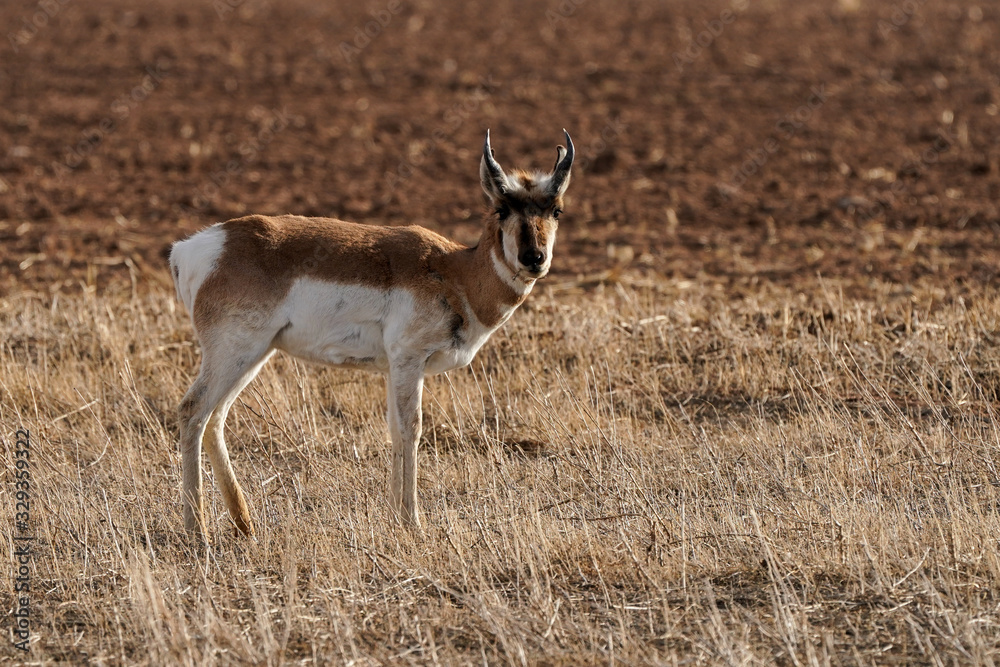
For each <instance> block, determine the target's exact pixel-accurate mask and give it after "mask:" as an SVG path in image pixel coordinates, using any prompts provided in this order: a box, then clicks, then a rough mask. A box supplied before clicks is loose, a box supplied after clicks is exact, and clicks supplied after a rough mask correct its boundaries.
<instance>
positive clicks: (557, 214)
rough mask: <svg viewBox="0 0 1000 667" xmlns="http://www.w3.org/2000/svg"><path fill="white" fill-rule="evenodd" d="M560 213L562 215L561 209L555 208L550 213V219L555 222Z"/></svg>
mask: <svg viewBox="0 0 1000 667" xmlns="http://www.w3.org/2000/svg"><path fill="white" fill-rule="evenodd" d="M560 213H562V209H561V208H557V209H556V210H554V211H552V217H553V218H555V219H556V220H558V219H559V214H560Z"/></svg>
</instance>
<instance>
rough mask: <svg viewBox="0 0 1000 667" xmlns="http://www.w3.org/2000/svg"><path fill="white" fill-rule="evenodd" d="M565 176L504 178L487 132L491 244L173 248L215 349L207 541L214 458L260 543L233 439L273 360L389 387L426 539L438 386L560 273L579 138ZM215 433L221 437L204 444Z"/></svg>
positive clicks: (404, 482) (306, 226) (351, 242)
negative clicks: (425, 398) (431, 394)
mask: <svg viewBox="0 0 1000 667" xmlns="http://www.w3.org/2000/svg"><path fill="white" fill-rule="evenodd" d="M563 132H565V134H566V148H563V147H562V146H559V147H558V148H557V149H556V152H557V156H556V164H555V167H554V168H553V170H552V172H551V173H542V172H534V173H529V172H525V171H520V170H512V171H511V172H509V173H507V172H504V170H503V169H502V168H501V167H500V165H499V164H498V163H497V161H496V159H495V158H494V156H493V151H492V149H491V148H490V134H489V132H488V131H487V133H486V141H485V143H484V145H483V157H482V160H481V162H480V167H479V177H480V181H481V182H482V186H483V190H485V192H486V196H487V198H488V199H489V202H490V204H491V206H492V210H493V215H490V216H489V217H488V218H487V221H486V226H485V229H484V231H483V234H482V237H481V238H480V240H479V243H478V244H477V245H476V246H474V247H471V248H467V247H465V246H462V245H459V244H457V243H454V242H452V241H449V240H448V239H446V238H444V237H442V236H439V235H438V234H435V233H434V232H431V231H429V230H427V229H424V228H423V227H417V226H410V227H376V226H371V225H361V224H355V223H350V222H343V221H340V220H330V219H323V218H304V217H298V216H292V215H284V216H277V217H266V216H260V215H254V216H249V217H245V218H239V219H236V220H230V221H228V222H222V223H218V224H216V225H213V226H212V227H208V228H207V229H203V230H202V231H200V232H198V233H196V234H195V235H193V236H191V237H190V238H188V239H185V240H183V241H180V242H178V243H176V244H175V245H174V246H173V249H172V250H171V253H170V269H171V272H172V274H173V278H174V284H175V286H176V288H177V295H178V297H179V299H180V300H181V301H182V302H183V303H184V306H185V307H186V308H187V310H188V312H189V313H190V314H191V318H192V321H193V323H194V328H195V333H196V335H197V337H198V339H199V341H200V342H201V348H202V358H201V369H200V371H199V373H198V378H197V379H196V380H195V381H194V384H192V385H191V388H190V389H189V390H188V392H187V394H186V395H185V396H184V399H183V400H182V401H181V404H180V409H179V413H180V431H181V434H180V437H181V454H182V458H183V463H182V467H183V470H182V473H183V480H184V481H183V487H184V488H183V496H182V502H183V506H184V525H185V527H186V528H187V529H188V530H189V531H191V532H193V533H196V534H202V535H203V534H204V519H203V515H202V512H203V507H202V483H201V461H200V459H201V447H202V444H203V443H204V445H205V449H206V450H208V458H209V460H210V461H211V462H212V470H213V471H214V472H215V476H216V479H217V480H218V483H219V486H220V488H221V490H222V496H223V499H224V500H225V503H226V507H227V508H228V510H229V514H230V516H231V517H232V520H233V522H234V523H235V525H236V528H237V529H238V530H239V531H240V532H242V533H244V534H247V535H251V534H253V532H254V529H253V523H252V522H251V519H250V510H249V508H248V507H247V502H246V498H245V497H244V495H243V491H242V490H241V489H240V485H239V483H238V482H237V481H236V477H235V476H234V474H233V469H232V466H231V465H230V463H229V453H228V451H227V449H226V443H225V441H224V440H223V429H224V425H225V421H226V415H227V414H228V412H229V409H230V407H232V405H233V402H234V401H235V400H236V397H237V396H238V395H239V393H240V392H241V391H242V390H243V388H244V387H246V386H247V384H249V383H250V381H251V380H252V379H253V378H254V376H255V375H256V374H257V372H258V371H260V369H261V367H262V366H263V365H264V364H265V363H267V360H268V359H269V358H270V356H271V355H272V354H274V352H275V350H283V351H285V352H287V353H289V354H291V355H294V356H296V357H299V358H302V359H306V360H309V361H316V362H320V363H326V364H333V365H337V366H346V367H349V368H358V369H364V370H368V371H375V372H381V373H386V374H387V375H388V381H387V385H388V414H387V421H388V422H389V431H390V434H391V436H392V477H391V482H390V500H391V504H392V507H393V509H394V510H395V512H396V515H397V516H398V517H399V518H400V519H402V521H403V522H404V523H405V524H408V525H411V526H413V527H419V525H420V514H419V511H418V508H417V489H416V484H417V445H418V443H419V440H420V429H421V414H420V401H421V393H422V391H423V382H424V376H425V375H432V374H435V373H441V372H444V371H447V370H451V369H453V368H460V367H462V366H465V365H467V364H468V363H469V362H470V361H472V358H473V357H474V356H475V354H476V352H477V351H478V350H479V348H480V347H481V346H482V345H483V343H485V342H486V339H487V338H489V337H490V334H492V333H493V332H494V331H496V330H497V328H499V327H500V325H502V324H503V323H504V322H506V321H507V319H508V318H509V317H510V316H511V314H512V313H513V312H514V311H515V310H516V309H517V307H518V306H519V305H521V303H522V302H523V301H524V299H525V298H526V297H527V296H528V293H529V292H530V291H531V288H532V287H533V286H534V284H535V281H537V280H538V279H539V278H541V277H542V276H544V275H545V274H546V273H547V272H548V270H549V266H550V264H551V262H552V247H553V244H554V242H555V238H556V227H557V222H556V220H557V218H558V217H559V214H560V213H561V209H562V206H563V194H564V193H565V192H566V188H567V186H568V185H569V180H570V168H571V167H572V166H573V155H574V150H573V141H572V140H571V139H570V136H569V133H568V132H566V131H565V130H563ZM206 436H207V437H206Z"/></svg>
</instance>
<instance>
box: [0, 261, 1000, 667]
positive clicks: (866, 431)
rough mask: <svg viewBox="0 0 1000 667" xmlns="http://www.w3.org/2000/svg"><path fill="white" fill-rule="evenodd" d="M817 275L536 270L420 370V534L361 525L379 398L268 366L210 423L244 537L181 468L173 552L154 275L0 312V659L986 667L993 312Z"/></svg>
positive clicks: (31, 298) (381, 436) (161, 288)
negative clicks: (27, 589) (483, 341)
mask: <svg viewBox="0 0 1000 667" xmlns="http://www.w3.org/2000/svg"><path fill="white" fill-rule="evenodd" d="M846 282H849V281H842V282H841V283H838V282H836V281H825V280H822V279H819V278H812V279H810V278H803V279H802V280H801V281H800V283H799V284H796V285H795V286H794V287H788V286H779V285H770V284H766V283H760V284H751V285H749V286H747V287H746V288H745V289H742V290H739V291H736V292H734V291H733V290H729V289H723V288H722V286H721V285H719V284H713V283H712V282H711V281H704V282H693V281H681V282H673V283H667V282H664V283H662V284H661V283H657V282H652V283H651V282H641V281H638V280H630V279H629V278H628V277H627V276H625V277H623V278H621V280H620V281H617V282H615V281H611V282H607V283H605V284H601V285H598V286H597V287H596V288H593V287H591V288H587V289H582V288H581V287H579V285H575V284H573V282H572V281H571V282H569V283H562V284H560V283H559V281H558V280H557V279H553V280H550V281H549V283H548V285H546V286H544V287H543V288H541V289H540V290H539V293H538V294H536V295H533V296H532V298H531V299H530V300H529V304H528V305H527V306H526V307H525V308H524V310H522V311H521V312H519V313H518V314H517V315H516V316H515V317H514V318H513V319H512V321H511V322H510V323H508V324H507V325H506V327H505V328H504V329H502V330H501V331H500V332H499V333H498V334H496V335H495V336H494V338H493V339H492V340H491V341H490V343H488V344H487V346H486V347H485V349H484V350H483V351H482V352H481V353H480V355H479V356H478V357H477V359H476V360H475V361H474V362H473V364H472V366H471V367H470V368H468V369H464V370H461V371H456V372H452V373H450V374H448V375H447V376H437V377H435V378H433V379H431V380H429V382H428V384H427V388H426V393H425V400H424V436H423V441H422V445H421V453H420V464H419V465H420V475H419V489H420V497H421V502H422V504H423V510H424V519H425V523H426V528H425V533H424V535H423V536H417V535H414V534H411V533H410V532H408V531H406V530H403V529H400V528H398V527H396V526H395V525H394V524H393V523H392V521H391V520H390V516H389V510H388V504H387V499H386V492H387V480H388V469H389V462H388V457H389V448H388V446H387V444H386V427H385V423H384V412H385V388H384V380H383V379H382V378H380V377H378V376H373V375H367V374H363V373H358V372H351V371H342V370H337V369H328V368H321V367H316V366H308V365H305V364H302V363H300V362H298V361H296V360H293V359H291V358H289V357H287V356H281V355H279V356H276V357H275V358H274V359H273V360H272V362H271V363H270V364H269V365H268V366H267V367H266V368H265V370H264V371H263V372H262V373H261V375H260V377H259V378H258V379H257V380H255V381H254V383H253V384H252V385H251V386H250V387H249V388H248V389H247V390H246V391H245V392H244V394H243V395H242V396H241V399H240V401H239V402H238V403H237V405H236V406H235V407H234V409H233V411H232V413H231V414H230V418H229V422H228V430H227V440H228V442H229V446H230V451H231V453H232V455H233V459H234V464H235V467H236V469H237V473H238V475H239V477H240V480H241V482H243V484H244V488H245V489H246V491H247V492H248V497H249V500H250V502H251V505H252V510H253V511H254V512H255V514H256V516H255V518H256V521H257V525H258V532H259V535H258V537H257V538H256V539H254V540H244V539H238V538H236V537H235V536H234V531H233V528H232V527H231V525H230V524H229V522H228V519H227V518H226V516H225V512H224V508H223V507H222V504H221V498H220V497H219V495H218V492H217V491H216V490H215V488H214V481H213V479H212V476H211V473H210V472H209V473H208V477H207V479H206V488H207V489H208V496H207V520H208V521H209V525H210V530H211V532H212V546H211V547H210V549H209V550H207V551H206V552H202V553H197V552H194V551H192V550H191V549H190V548H189V543H188V540H187V539H186V537H185V535H184V533H183V530H182V520H181V514H180V502H179V491H178V490H179V488H180V478H179V472H180V456H179V452H178V447H177V433H176V432H177V428H176V418H175V408H176V405H177V403H178V401H179V400H180V397H181V396H182V395H183V393H184V391H185V390H186V388H187V386H188V385H189V383H190V382H191V381H192V379H193V377H194V375H195V373H196V371H197V367H198V359H199V356H198V347H197V345H196V344H195V343H194V341H193V336H192V332H191V328H190V325H189V322H188V319H187V316H186V314H184V312H183V309H182V308H181V307H180V306H178V305H176V304H175V301H174V295H173V293H172V290H170V289H169V288H168V287H167V286H166V284H164V283H163V281H151V283H150V284H149V285H148V289H140V290H139V291H138V292H137V291H136V290H135V288H134V286H132V287H129V286H127V285H123V286H118V285H112V286H111V287H109V288H108V289H106V290H102V291H100V292H95V291H94V290H86V289H85V290H83V292H82V293H81V294H78V295H76V296H72V295H67V294H56V295H49V294H35V293H30V292H24V293H21V294H19V295H16V296H11V297H9V298H6V299H3V300H0V369H2V370H0V425H2V434H3V457H4V459H3V462H4V466H5V476H6V477H7V483H5V484H4V485H3V487H2V491H0V497H2V498H3V502H2V507H3V508H5V509H4V511H7V512H8V513H9V514H11V516H12V518H13V511H14V510H13V505H14V500H13V495H12V489H13V484H12V480H13V470H14V465H13V448H14V444H13V443H14V438H13V434H14V431H15V430H16V429H17V428H18V427H21V426H23V427H26V428H30V429H31V433H32V439H33V454H32V455H33V463H32V465H33V467H32V476H33V489H34V490H33V505H32V521H33V525H32V530H33V532H34V533H35V534H36V535H37V538H38V539H37V542H36V544H35V553H36V556H35V560H34V562H33V564H32V591H31V599H32V613H33V616H32V631H33V638H32V645H31V649H30V651H29V652H28V653H27V654H22V653H21V652H20V651H17V650H15V649H14V648H13V646H12V645H11V642H9V641H8V642H4V644H3V647H2V648H0V659H2V660H3V661H6V662H11V661H13V662H21V661H25V662H34V663H53V662H59V661H66V662H74V663H78V662H82V661H91V662H93V663H95V664H147V665H164V664H191V665H213V664H219V665H235V664H267V665H271V664H354V665H367V664H371V665H375V664H387V663H392V664H406V663H419V664H483V663H487V664H539V665H542V664H546V665H576V664H613V663H615V662H621V663H622V664H733V665H735V664H739V665H754V664H759V665H765V664H775V663H777V664H783V665H811V664H993V660H994V657H993V656H994V655H996V652H997V648H998V645H1000V629H998V622H1000V612H998V607H997V605H998V595H997V592H998V590H997V581H998V580H1000V577H998V574H1000V563H998V559H997V555H996V551H997V550H996V540H997V535H998V504H997V496H998V493H997V484H998V480H1000V475H998V472H997V465H996V452H997V443H998V428H997V418H996V414H995V409H996V405H997V394H996V392H997V386H998V385H997V380H998V378H1000V347H998V339H997V336H998V335H1000V333H998V332H1000V307H998V306H1000V303H998V299H997V297H996V296H995V295H993V294H991V293H988V291H987V290H986V289H985V288H982V289H981V290H980V291H976V289H975V288H972V289H971V291H970V288H968V287H959V286H954V285H951V286H948V285H944V286H943V285H941V284H933V283H931V284H925V285H922V286H917V287H910V288H902V287H900V286H898V285H893V284H888V283H878V282H871V283H870V284H866V285H865V288H864V289H863V290H861V293H857V292H858V291H857V290H853V289H851V288H852V285H851V284H846V286H845V283H846ZM845 290H846V292H847V293H850V294H852V296H850V297H847V296H845ZM204 465H205V466H206V468H207V463H205V464H204ZM0 526H2V530H3V538H4V541H5V542H6V543H7V544H9V545H10V544H12V543H13V542H12V537H13V533H12V530H13V522H12V521H11V522H8V521H3V522H0ZM0 590H2V591H3V597H4V599H3V609H4V610H5V613H6V615H7V618H6V621H7V624H6V626H5V627H9V626H10V620H11V616H10V614H11V612H12V610H13V607H14V603H13V599H12V595H13V594H12V591H13V583H12V582H9V583H8V584H5V585H4V586H2V587H0Z"/></svg>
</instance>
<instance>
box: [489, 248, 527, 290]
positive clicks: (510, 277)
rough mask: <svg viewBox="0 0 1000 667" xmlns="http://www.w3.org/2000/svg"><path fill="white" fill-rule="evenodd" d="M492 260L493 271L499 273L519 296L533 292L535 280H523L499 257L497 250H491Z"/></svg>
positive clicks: (501, 278)
mask: <svg viewBox="0 0 1000 667" xmlns="http://www.w3.org/2000/svg"><path fill="white" fill-rule="evenodd" d="M490 258H492V259H493V269H494V270H495V271H496V272H497V275H498V276H500V280H502V281H504V282H505V283H507V284H508V285H510V286H511V288H512V289H513V290H514V291H515V292H517V293H518V294H519V295H524V294H527V293H528V292H530V291H531V288H532V286H534V284H535V281H534V279H532V278H527V279H526V278H522V277H520V276H518V275H517V274H515V273H514V272H513V271H512V270H511V268H510V267H509V266H507V264H506V263H505V262H504V261H503V260H502V259H500V257H498V256H497V251H496V248H493V249H491V250H490Z"/></svg>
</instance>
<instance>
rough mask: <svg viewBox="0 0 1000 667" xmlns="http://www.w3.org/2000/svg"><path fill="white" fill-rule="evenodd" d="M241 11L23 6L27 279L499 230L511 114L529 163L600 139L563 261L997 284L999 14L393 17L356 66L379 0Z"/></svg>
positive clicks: (23, 272)
mask: <svg viewBox="0 0 1000 667" xmlns="http://www.w3.org/2000/svg"><path fill="white" fill-rule="evenodd" d="M229 2H231V3H232V4H233V5H236V6H235V7H234V8H230V7H229V5H228V4H226V0H219V1H218V2H215V3H214V4H213V3H212V2H209V1H208V0H205V1H203V2H191V1H182V2H179V3H169V4H167V3H152V4H151V5H146V6H143V7H142V8H140V9H136V8H134V7H132V6H131V5H127V4H125V3H115V2H100V3H86V4H82V3H81V4H78V3H73V2H70V3H67V4H65V6H61V9H60V10H59V11H58V12H57V13H56V14H55V15H54V16H53V17H52V18H51V19H48V20H47V23H46V25H44V26H43V27H41V28H38V29H37V31H36V32H35V33H33V34H32V33H30V32H25V30H26V29H25V28H24V25H23V24H24V21H23V20H22V19H24V20H28V21H30V20H31V18H32V16H33V9H37V7H35V6H33V5H30V4H27V5H25V4H23V3H20V4H8V5H6V6H5V7H4V8H2V9H0V26H4V27H5V28H6V31H7V40H6V41H7V43H6V44H5V50H4V51H3V53H4V58H3V65H2V69H0V90H2V91H3V100H4V104H3V105H2V108H0V147H2V152H0V178H2V179H3V185H2V186H0V190H2V191H0V240H2V242H3V246H4V252H3V256H2V265H3V268H4V278H3V281H2V286H3V289H4V290H6V291H8V292H9V291H11V290H18V289H22V288H25V287H31V288H39V289H49V290H53V289H59V288H61V287H65V286H69V285H75V284H77V283H78V282H79V281H80V280H97V282H98V284H103V281H105V280H107V279H109V278H110V277H111V276H113V275H118V276H123V275H124V276H127V275H128V272H129V269H128V267H129V266H134V268H133V269H132V271H133V272H138V273H140V274H141V275H150V274H162V267H163V257H164V253H165V252H166V249H167V247H168V245H169V243H171V242H172V241H173V240H175V239H177V238H179V237H181V236H183V235H185V234H187V233H189V232H191V231H192V230H195V229H197V228H199V227H200V226H203V225H205V224H207V223H210V222H213V221H217V220H220V219H225V218H229V217H234V216H237V215H239V214H243V213H246V212H265V213H284V212H294V213H300V214H304V215H321V216H334V217H342V218H346V219H352V220H359V221H367V222H378V223H385V224H408V223H412V222H416V223H420V224H423V225H426V226H429V227H431V228H433V229H435V230H439V231H441V232H443V233H446V234H448V235H452V236H454V237H457V238H459V239H461V240H463V241H466V242H472V241H473V240H474V239H475V237H476V234H477V229H478V220H479V215H480V208H481V198H480V195H479V193H478V187H477V171H476V161H477V159H478V154H479V153H478V149H479V146H480V145H481V141H482V135H483V131H484V130H485V128H487V127H490V128H492V132H493V136H494V145H495V147H496V149H497V151H498V156H499V158H500V160H501V163H502V164H505V165H512V164H532V165H537V166H543V167H547V166H549V162H550V161H551V159H552V154H553V149H552V147H553V146H554V145H555V144H556V143H557V142H559V141H560V138H561V132H560V131H561V128H562V127H567V128H568V129H570V131H571V132H572V133H573V135H574V136H575V137H576V143H577V144H578V147H579V148H580V151H581V160H580V163H579V164H578V166H577V168H576V171H575V174H574V180H575V182H574V186H573V189H572V190H571V192H570V194H571V201H570V206H569V209H568V212H567V215H566V217H565V222H564V224H563V225H562V235H561V237H560V243H559V252H558V258H557V261H556V265H555V270H556V272H557V273H561V274H566V275H572V274H575V273H595V272H599V271H602V270H608V269H612V268H614V267H615V265H616V264H623V263H626V262H628V263H630V265H631V266H630V268H634V269H636V270H638V271H642V272H646V273H649V274H652V275H655V276H664V277H667V278H677V277H687V278H698V277H710V278H711V279H718V280H722V281H724V282H726V283H729V284H740V283H746V282H747V281H754V280H767V281H777V282H782V283H793V282H794V281H795V280H796V278H797V277H799V276H802V275H813V276H814V275H822V276H824V277H827V278H839V277H849V278H851V279H852V282H853V281H854V280H856V279H858V278H860V277H861V276H870V277H872V278H884V279H887V280H891V281H893V282H898V283H901V284H907V283H912V282H918V281H920V280H922V279H932V280H937V279H944V280H954V281H959V282H971V283H976V284H995V283H996V271H995V268H994V267H995V258H996V257H997V249H998V241H997V236H998V235H997V231H998V221H1000V214H998V209H997V203H996V202H997V200H998V199H1000V177H998V170H1000V162H998V161H1000V143H998V142H1000V138H998V137H1000V132H998V124H1000V117H998V105H1000V94H998V92H997V91H998V79H997V72H998V71H1000V63H998V59H1000V55H998V52H997V51H996V49H993V48H991V46H992V44H993V43H994V37H995V36H996V35H995V31H996V29H997V21H998V20H1000V18H998V14H997V11H998V10H997V8H996V7H994V6H983V7H981V8H980V7H974V8H967V7H964V6H960V5H958V4H939V3H920V2H912V3H911V4H907V5H905V6H904V5H903V4H899V3H897V5H893V4H891V3H888V2H885V3H882V2H878V3H868V2H859V3H856V4H858V5H860V7H858V8H857V9H853V10H852V9H851V5H852V3H851V2H843V3H841V4H840V5H839V6H838V5H837V4H836V3H834V5H832V6H831V5H830V4H829V3H826V2H805V3H791V2H766V3H765V2H747V3H745V4H742V3H740V2H739V1H737V2H736V4H735V5H734V6H735V9H732V8H730V9H729V10H728V11H729V12H730V14H729V15H727V16H724V15H723V12H724V11H727V10H726V8H727V5H725V4H722V3H708V4H705V3H696V2H677V3H670V4H668V5H656V4H654V3H625V4H623V3H617V2H601V1H593V0H591V1H588V2H578V3H577V4H574V3H573V2H572V0H566V2H563V3H562V5H560V4H559V3H555V2H553V3H551V4H548V3H525V4H523V5H522V4H518V3H510V2H499V3H493V4H492V5H490V6H489V7H472V6H466V5H465V4H464V3H458V2H444V3H435V4H429V3H410V2H400V4H399V6H398V7H396V5H393V7H394V8H396V9H397V10H398V11H397V13H395V14H393V13H392V12H390V11H389V9H388V5H386V7H381V6H376V4H377V3H376V4H373V5H372V6H371V7H370V8H369V9H370V10H371V11H376V13H377V12H378V10H380V9H382V10H385V11H386V12H388V14H387V15H388V16H389V17H390V19H389V20H388V22H387V25H386V26H385V27H384V28H380V32H379V33H378V34H377V35H376V36H375V37H374V38H373V39H371V40H370V43H369V44H367V46H366V47H365V48H364V49H361V50H359V52H358V53H356V54H355V53H350V54H348V55H349V56H350V62H348V58H347V57H345V54H344V53H343V52H342V49H341V44H343V43H351V41H352V40H354V39H355V37H356V33H355V28H358V27H361V28H363V27H364V26H365V22H366V20H369V21H370V20H373V18H372V16H371V15H369V14H368V13H367V12H366V10H365V8H362V7H356V8H350V7H348V6H344V7H339V8H333V7H326V8H324V7H319V6H312V5H309V4H302V3H294V2H293V3H277V2H274V3H269V4H268V3H264V2H258V1H256V0H247V2H243V3H239V2H236V0H229ZM230 9H232V11H229V10H230ZM547 13H548V15H547ZM564 15H565V16H564ZM726 18H728V19H731V20H730V21H729V22H727V23H722V20H723V19H726ZM713 22H714V23H713ZM720 27H721V33H720V34H718V36H713V34H712V31H713V30H714V31H715V32H719V31H720ZM372 31H373V32H374V29H373V30H372ZM360 43H362V44H363V42H360ZM703 43H705V44H707V45H706V46H704V47H702V46H700V44H703ZM15 44H16V45H17V48H16V51H15V49H14V45H15ZM144 86H145V88H144ZM271 128H276V129H274V130H273V131H272V129H271ZM755 160H756V162H762V163H763V164H761V165H760V166H756V163H755ZM744 167H745V170H746V171H747V172H753V173H751V174H749V175H745V176H740V175H739V174H740V172H739V170H740V169H741V168H744ZM227 169H228V170H229V171H228V172H227ZM612 245H613V246H614V248H612V247H611V246H612ZM629 258H631V259H629ZM928 277H929V278H928ZM859 282H862V283H863V281H859Z"/></svg>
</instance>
